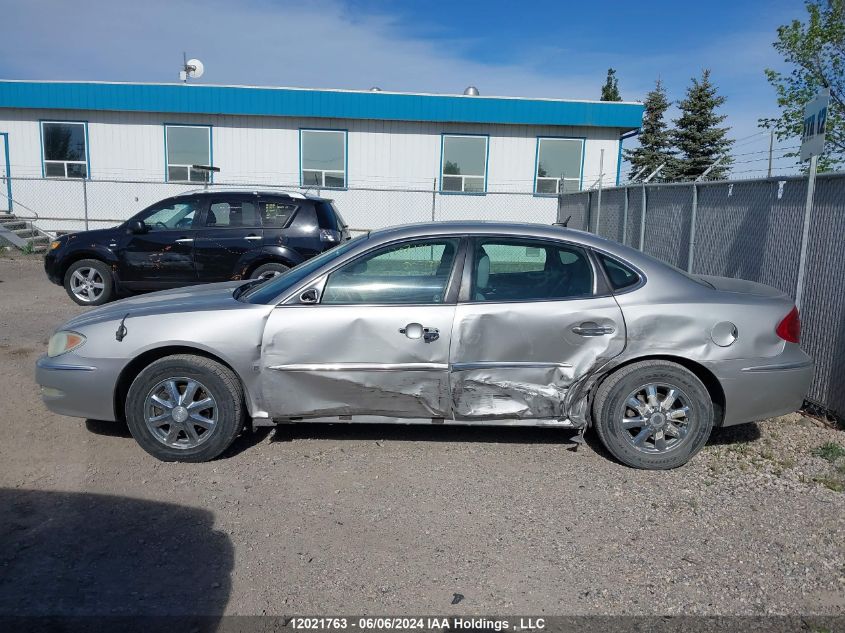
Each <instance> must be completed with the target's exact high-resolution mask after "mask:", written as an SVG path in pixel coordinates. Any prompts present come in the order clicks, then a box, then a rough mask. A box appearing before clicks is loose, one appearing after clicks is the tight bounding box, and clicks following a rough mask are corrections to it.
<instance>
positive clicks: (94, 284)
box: [64, 259, 115, 306]
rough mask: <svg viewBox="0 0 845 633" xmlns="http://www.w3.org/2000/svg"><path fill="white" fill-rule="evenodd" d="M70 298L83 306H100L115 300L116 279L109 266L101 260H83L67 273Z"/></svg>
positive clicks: (72, 266) (66, 283)
mask: <svg viewBox="0 0 845 633" xmlns="http://www.w3.org/2000/svg"><path fill="white" fill-rule="evenodd" d="M64 286H65V290H66V291H67V294H68V296H69V297H70V298H71V299H73V300H74V301H75V302H76V303H78V304H79V305H81V306H98V305H102V304H104V303H106V302H108V301H111V300H112V299H113V298H114V294H115V292H114V279H112V275H111V269H110V268H109V266H108V264H106V263H105V262H101V261H100V260H99V259H81V260H79V261H78V262H74V263H73V264H71V265H70V267H69V268H68V269H67V272H65V278H64Z"/></svg>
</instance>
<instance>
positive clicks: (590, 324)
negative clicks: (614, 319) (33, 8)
mask: <svg viewBox="0 0 845 633" xmlns="http://www.w3.org/2000/svg"><path fill="white" fill-rule="evenodd" d="M572 331H573V332H575V334H578V335H579V336H605V335H606V334H613V333H614V332H615V331H616V330H614V329H613V327H611V326H609V325H599V324H598V323H596V322H594V321H585V322H584V323H580V324H578V325H576V326H574V327H573V328H572Z"/></svg>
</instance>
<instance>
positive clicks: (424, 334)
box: [399, 323, 440, 343]
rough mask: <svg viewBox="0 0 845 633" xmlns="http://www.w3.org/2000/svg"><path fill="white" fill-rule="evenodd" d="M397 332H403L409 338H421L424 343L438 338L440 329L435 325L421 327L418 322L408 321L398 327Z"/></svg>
mask: <svg viewBox="0 0 845 633" xmlns="http://www.w3.org/2000/svg"><path fill="white" fill-rule="evenodd" d="M399 334H404V335H405V336H407V337H408V338H410V339H418V338H421V339H422V340H424V341H425V342H426V343H431V342H432V341H436V340H437V339H439V338H440V330H438V329H437V328H436V327H423V326H422V325H420V324H419V323H409V324H408V325H406V326H405V327H403V328H399Z"/></svg>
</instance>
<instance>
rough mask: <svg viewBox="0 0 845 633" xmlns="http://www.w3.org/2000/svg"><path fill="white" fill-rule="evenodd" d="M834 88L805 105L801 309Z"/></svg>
mask: <svg viewBox="0 0 845 633" xmlns="http://www.w3.org/2000/svg"><path fill="white" fill-rule="evenodd" d="M829 102H830V89H829V88H822V89H821V90H819V92H818V94H816V98H815V99H813V100H812V101H810V103H808V104H807V105H806V106H805V107H804V132H803V133H802V134H801V160H802V161H803V160H807V159H808V158H809V159H810V169H809V171H808V173H807V202H806V204H805V205H804V227H803V230H802V231H801V250H800V252H799V255H798V284H797V285H796V287H795V305H796V306H798V309H799V310H800V309H801V308H803V307H804V306H803V305H802V302H803V298H804V296H803V295H804V276H805V274H806V272H807V244H808V243H809V241H810V215H811V214H812V212H813V196H814V194H815V191H816V168H817V166H818V162H819V154H821V153H822V152H823V151H824V128H825V125H826V124H827V106H828V103H829Z"/></svg>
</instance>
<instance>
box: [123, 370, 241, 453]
mask: <svg viewBox="0 0 845 633" xmlns="http://www.w3.org/2000/svg"><path fill="white" fill-rule="evenodd" d="M126 421H127V423H128V425H129V430H130V432H131V433H132V437H134V438H135V440H136V441H137V442H138V444H140V445H141V448H143V449H144V450H145V451H147V452H148V453H149V454H150V455H152V456H153V457H157V458H158V459H160V460H162V461H167V462H174V461H178V462H204V461H208V460H210V459H214V458H215V457H217V456H218V455H220V453H222V452H223V451H225V450H226V449H227V448H229V446H230V445H231V444H232V442H234V441H235V438H236V437H237V436H238V434H239V433H240V432H241V430H242V429H243V427H244V423H245V410H244V406H243V389H242V387H241V383H240V381H239V380H238V378H237V376H235V374H234V373H233V372H232V371H231V370H230V369H229V368H228V367H225V366H224V365H221V364H220V363H218V362H216V361H213V360H211V359H209V358H205V357H203V356H193V355H189V354H179V355H175V356H167V357H165V358H162V359H160V360H157V361H155V362H154V363H152V364H150V365H149V366H148V367H147V368H146V369H144V370H143V371H142V372H141V373H140V374H138V376H137V377H136V378H135V380H134V381H133V382H132V386H131V387H130V388H129V393H128V394H127V397H126Z"/></svg>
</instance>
